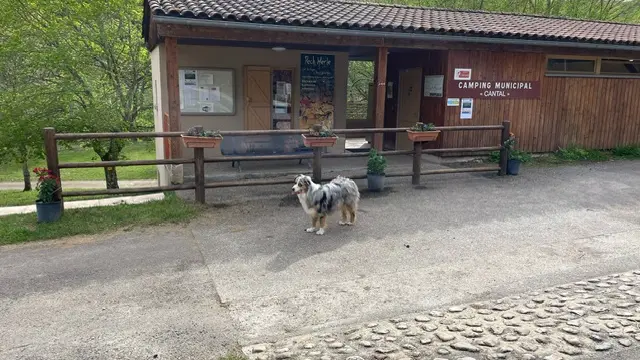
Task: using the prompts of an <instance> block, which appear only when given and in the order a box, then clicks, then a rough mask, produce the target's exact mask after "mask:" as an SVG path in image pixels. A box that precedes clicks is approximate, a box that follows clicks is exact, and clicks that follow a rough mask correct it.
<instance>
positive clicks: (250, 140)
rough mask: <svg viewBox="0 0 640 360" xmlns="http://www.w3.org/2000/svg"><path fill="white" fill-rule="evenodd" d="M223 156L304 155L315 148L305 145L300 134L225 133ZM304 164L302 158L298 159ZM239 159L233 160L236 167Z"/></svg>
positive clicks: (222, 147) (221, 146)
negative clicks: (249, 134) (248, 134)
mask: <svg viewBox="0 0 640 360" xmlns="http://www.w3.org/2000/svg"><path fill="white" fill-rule="evenodd" d="M220 152H221V153H222V155H223V156H264V155H297V154H300V155H303V154H312V153H313V149H311V148H308V147H306V146H304V144H303V143H302V137H301V136H300V135H251V136H247V135H230V136H229V135H225V137H224V139H223V140H222V144H220ZM298 160H299V162H298V163H299V164H302V160H303V159H302V158H301V159H298ZM235 163H238V170H241V168H240V162H239V161H232V162H231V166H232V167H235Z"/></svg>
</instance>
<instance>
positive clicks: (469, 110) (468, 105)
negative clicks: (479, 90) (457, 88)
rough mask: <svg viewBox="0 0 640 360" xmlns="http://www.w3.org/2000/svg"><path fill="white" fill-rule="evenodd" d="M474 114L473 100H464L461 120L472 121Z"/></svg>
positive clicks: (461, 108)
mask: <svg viewBox="0 0 640 360" xmlns="http://www.w3.org/2000/svg"><path fill="white" fill-rule="evenodd" d="M472 114H473V99H462V106H461V107H460V119H471V117H472Z"/></svg>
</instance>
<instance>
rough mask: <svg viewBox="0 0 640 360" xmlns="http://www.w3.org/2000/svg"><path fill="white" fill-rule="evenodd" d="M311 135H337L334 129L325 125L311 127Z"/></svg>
mask: <svg viewBox="0 0 640 360" xmlns="http://www.w3.org/2000/svg"><path fill="white" fill-rule="evenodd" d="M309 136H312V137H332V136H335V134H334V132H333V130H331V129H328V128H326V127H324V126H313V127H311V128H310V129H309Z"/></svg>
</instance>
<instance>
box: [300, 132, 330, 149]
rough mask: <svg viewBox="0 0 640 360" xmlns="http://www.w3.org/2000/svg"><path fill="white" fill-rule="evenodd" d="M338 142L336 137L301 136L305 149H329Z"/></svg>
mask: <svg viewBox="0 0 640 360" xmlns="http://www.w3.org/2000/svg"><path fill="white" fill-rule="evenodd" d="M336 141H338V137H337V136H325V137H319V136H307V135H304V134H302V142H303V143H304V146H306V147H331V146H333V145H335V144H336Z"/></svg>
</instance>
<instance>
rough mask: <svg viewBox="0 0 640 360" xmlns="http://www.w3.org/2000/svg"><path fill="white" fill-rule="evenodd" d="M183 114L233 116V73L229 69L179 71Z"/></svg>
mask: <svg viewBox="0 0 640 360" xmlns="http://www.w3.org/2000/svg"><path fill="white" fill-rule="evenodd" d="M179 76H180V111H181V112H182V113H183V114H199V115H233V114H234V113H235V96H234V95H235V89H234V73H233V70H230V69H180V71H179Z"/></svg>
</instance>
